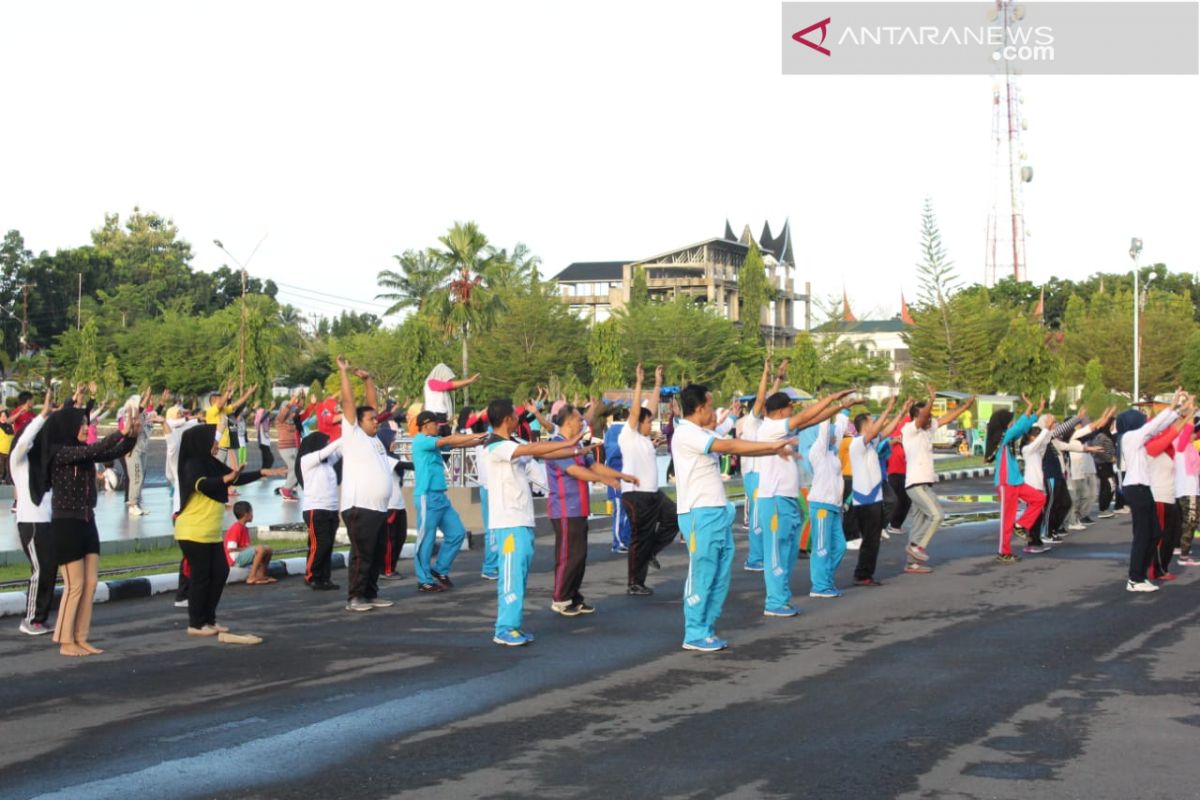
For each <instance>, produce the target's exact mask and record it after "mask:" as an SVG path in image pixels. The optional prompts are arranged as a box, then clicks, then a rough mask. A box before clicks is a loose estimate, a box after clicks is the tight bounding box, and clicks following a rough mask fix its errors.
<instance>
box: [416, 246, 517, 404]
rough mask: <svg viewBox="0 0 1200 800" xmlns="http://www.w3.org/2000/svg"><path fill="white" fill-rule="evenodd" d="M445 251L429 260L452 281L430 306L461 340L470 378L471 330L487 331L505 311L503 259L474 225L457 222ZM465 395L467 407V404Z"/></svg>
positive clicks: (432, 253) (433, 253)
mask: <svg viewBox="0 0 1200 800" xmlns="http://www.w3.org/2000/svg"><path fill="white" fill-rule="evenodd" d="M438 241H439V242H441V244H442V247H443V248H444V249H442V250H431V251H430V252H429V255H430V257H432V258H434V259H436V261H437V263H439V264H442V265H444V267H445V268H446V269H447V270H448V271H449V273H450V281H449V283H447V284H446V285H445V286H444V287H442V288H440V289H438V290H437V291H436V292H434V293H433V294H432V296H431V297H430V298H429V300H430V303H431V305H430V306H429V307H430V308H431V309H432V310H433V312H434V313H435V314H436V315H437V319H438V321H439V322H441V324H442V325H443V326H445V328H446V332H447V334H455V333H457V334H459V335H460V336H461V337H462V372H461V373H460V377H463V378H465V377H467V376H468V375H469V374H470V372H469V370H468V367H467V340H468V338H469V337H470V333H471V331H472V330H474V331H482V330H486V329H487V327H488V326H489V325H490V324H491V322H492V320H493V319H495V317H496V315H497V314H498V313H500V312H501V311H503V310H504V301H503V300H502V299H501V297H500V295H499V294H498V293H497V292H496V289H495V285H496V282H497V272H498V271H499V269H500V264H501V262H500V259H499V257H498V255H497V253H496V251H495V249H494V248H492V246H491V245H489V244H488V240H487V237H486V236H484V235H483V234H482V233H480V231H479V227H478V226H477V225H476V224H475V223H474V222H465V223H464V222H456V223H454V227H452V228H451V229H450V230H449V231H448V232H447V233H446V234H445V235H444V236H439V237H438ZM467 399H468V398H467V397H466V396H465V395H464V403H465V402H466V401H467Z"/></svg>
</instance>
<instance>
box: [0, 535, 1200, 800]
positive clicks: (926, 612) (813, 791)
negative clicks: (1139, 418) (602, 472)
mask: <svg viewBox="0 0 1200 800" xmlns="http://www.w3.org/2000/svg"><path fill="white" fill-rule="evenodd" d="M739 533H740V532H739ZM1128 535H1129V528H1128V521H1127V519H1120V518H1118V519H1117V520H1108V521H1104V522H1102V523H1100V524H1098V525H1096V526H1094V527H1093V528H1092V529H1090V530H1089V531H1087V532H1084V533H1082V534H1077V535H1076V536H1074V537H1072V538H1071V539H1070V540H1069V541H1068V542H1067V543H1066V544H1064V545H1062V546H1060V547H1057V548H1055V550H1054V552H1053V553H1051V554H1048V555H1045V556H1033V557H1029V558H1026V559H1025V560H1024V561H1022V562H1021V563H1020V564H1019V565H1016V566H1014V567H1002V566H999V565H995V564H993V563H992V562H991V560H990V556H989V552H990V551H991V550H992V548H993V547H994V540H995V523H994V522H980V523H967V524H961V525H958V526H955V527H953V528H949V529H947V530H945V531H943V532H942V533H941V534H939V537H938V538H937V539H935V540H934V543H933V547H932V548H931V553H932V554H933V557H934V561H933V562H932V563H933V564H934V566H935V567H936V569H935V572H934V573H933V574H932V575H927V576H909V575H904V574H902V573H901V570H902V567H903V561H902V553H901V544H900V542H899V541H898V540H896V539H893V540H892V541H890V542H885V543H884V549H883V554H882V558H881V565H880V570H879V577H880V578H881V579H882V580H884V581H885V582H886V585H885V586H884V587H881V588H878V589H854V588H848V589H847V590H846V595H845V597H843V598H841V599H838V600H816V599H809V598H808V597H807V591H808V577H807V569H806V568H805V565H804V563H803V562H802V563H801V565H800V566H801V569H800V570H798V572H797V575H796V578H795V580H794V585H795V588H796V590H797V594H798V596H799V606H800V608H801V609H802V612H803V613H802V614H801V616H800V617H798V618H796V619H791V620H782V619H768V618H764V617H763V616H762V615H761V614H762V611H761V609H762V582H761V577H760V576H759V575H757V574H753V573H747V572H744V571H742V570H741V569H740V566H741V556H743V555H744V546H745V541H744V536H743V535H739V536H738V545H739V549H740V550H741V551H742V552H739V560H738V562H737V565H736V566H737V569H735V572H734V576H733V589H732V592H731V593H730V597H729V600H728V602H727V604H726V608H725V614H724V616H723V617H722V618H721V621H720V624H719V626H718V631H719V632H720V634H721V635H722V636H724V637H726V638H728V639H729V641H730V643H731V648H730V649H729V650H728V651H726V652H723V653H718V654H697V653H690V652H684V651H681V650H680V649H679V643H680V638H681V633H682V616H681V610H680V594H681V587H682V581H683V578H684V576H685V573H686V563H687V562H686V553H685V552H684V549H683V548H682V547H677V548H672V549H671V550H669V551H668V552H666V553H664V555H663V558H662V561H663V570H662V572H659V573H652V575H651V581H650V582H651V585H653V586H654V587H655V588H656V589H657V590H658V593H657V594H656V595H655V596H653V597H651V598H629V597H626V596H625V595H624V594H623V585H624V564H623V561H622V560H619V558H618V557H616V556H613V555H611V554H610V553H609V550H608V547H607V534H606V533H603V532H601V531H597V532H596V533H594V534H593V536H592V543H591V544H592V546H591V552H590V554H589V555H590V559H591V560H590V567H589V570H588V575H587V579H586V582H585V586H584V590H585V593H586V594H587V595H588V597H589V600H590V601H591V602H593V603H594V604H595V605H596V606H597V608H598V611H597V613H596V614H594V615H592V616H590V617H578V618H573V619H565V618H561V617H557V616H555V615H553V614H552V613H551V612H550V611H549V610H548V606H549V601H550V583H551V575H550V572H549V567H550V562H551V558H552V544H551V543H550V542H549V541H548V540H547V539H545V538H541V539H539V542H538V550H537V556H536V560H535V566H534V573H533V575H532V576H531V579H530V591H529V594H528V605H527V615H526V620H527V624H526V628H527V629H528V630H530V631H532V632H534V633H536V634H537V636H538V640H537V642H536V643H535V644H533V645H532V646H529V647H526V648H518V649H503V648H500V647H497V646H495V645H493V644H491V641H490V638H491V634H490V631H491V626H492V619H493V614H494V609H495V589H494V584H491V583H485V582H483V581H482V580H480V579H479V578H478V577H477V572H478V566H479V555H478V554H477V553H468V554H464V555H462V556H461V557H460V560H459V562H458V564H456V571H455V572H456V574H455V577H456V579H457V580H458V583H459V588H457V589H456V590H454V591H453V592H450V593H447V594H443V595H418V594H416V593H415V587H414V584H413V581H412V579H411V578H408V579H407V580H404V581H401V582H398V583H396V584H386V585H385V588H384V596H387V597H391V598H393V599H396V600H397V601H398V603H397V605H396V606H395V607H394V608H391V609H385V610H377V611H373V612H371V613H369V614H362V615H351V614H350V613H348V612H345V611H343V610H342V609H341V598H340V597H339V598H333V597H329V596H328V595H319V594H313V593H312V592H310V591H308V590H307V589H305V588H304V587H303V585H302V584H300V582H299V581H298V580H295V579H290V580H287V581H283V582H281V583H279V584H277V585H275V586H271V587H260V588H251V587H245V586H234V587H231V588H230V589H229V590H228V591H227V592H226V594H225V598H224V600H223V602H222V606H221V615H220V616H221V620H222V621H223V622H225V623H226V624H229V625H231V626H232V627H233V628H234V629H235V630H246V631H252V632H256V633H259V634H261V635H263V636H264V637H266V642H265V643H264V644H262V645H260V646H257V647H241V648H239V647H236V646H233V645H221V644H217V643H215V642H213V641H211V640H196V639H189V638H188V637H186V636H185V635H184V628H185V626H186V620H185V616H184V612H183V611H182V610H176V609H174V608H173V607H172V606H171V602H170V598H169V597H167V596H160V597H156V598H152V599H148V600H137V601H125V602H120V603H115V604H109V605H103V606H98V607H97V613H96V625H95V631H94V636H93V641H94V642H95V643H97V644H99V645H100V646H101V647H105V648H108V651H109V652H108V653H107V654H105V655H103V656H99V657H93V658H87V659H78V660H75V659H65V658H61V657H60V656H58V655H57V654H56V650H55V649H54V648H53V647H52V645H51V643H49V642H47V641H44V640H32V639H29V638H27V637H24V636H21V635H19V634H16V633H15V632H14V633H6V634H4V635H3V636H2V637H0V709H2V710H3V711H2V714H0V742H2V743H3V746H2V747H0V796H3V797H5V798H8V797H14V798H16V797H21V798H24V797H34V796H49V797H64V798H89V800H90V799H91V798H105V797H121V798H127V797H130V796H138V795H140V796H148V797H171V798H173V799H175V798H187V797H262V798H308V797H320V798H337V797H346V798H355V799H356V800H369V799H370V798H384V797H396V796H413V797H439V798H445V797H513V798H517V797H530V796H543V797H555V798H570V797H605V798H618V797H672V798H677V797H678V798H683V797H781V798H782V797H814V798H817V797H819V798H839V797H856V798H886V797H902V798H959V799H965V798H1018V797H1020V798H1026V797H1037V798H1135V797H1136V798H1157V797H1163V798H1166V797H1171V798H1180V797H1196V796H1198V794H1200V790H1197V789H1196V783H1195V778H1194V776H1193V775H1192V774H1191V772H1192V770H1191V769H1190V765H1191V763H1192V760H1193V751H1194V750H1195V747H1196V743H1197V741H1198V740H1197V736H1196V733H1197V731H1196V728H1197V726H1198V725H1200V710H1198V707H1197V701H1196V689H1197V682H1196V681H1197V674H1198V673H1197V670H1198V667H1197V654H1200V649H1198V645H1200V636H1198V634H1197V628H1196V626H1195V624H1194V623H1195V622H1196V621H1197V616H1198V614H1200V612H1198V611H1197V603H1196V592H1197V589H1196V586H1195V584H1196V583H1197V577H1196V576H1195V575H1192V574H1187V573H1183V576H1182V577H1181V579H1180V580H1178V581H1176V582H1174V583H1173V584H1170V585H1168V586H1166V587H1165V588H1164V590H1163V591H1161V592H1158V593H1156V594H1151V595H1131V594H1127V593H1126V592H1125V591H1124V579H1123V571H1124V562H1125V555H1126V542H1127V540H1128ZM853 558H854V554H853V553H851V554H849V557H848V558H847V562H846V563H845V564H844V565H843V567H842V571H841V573H840V577H841V583H842V585H843V586H846V585H847V584H849V582H850V570H851V569H852V566H853ZM342 574H344V573H342ZM335 580H340V576H339V574H338V573H335Z"/></svg>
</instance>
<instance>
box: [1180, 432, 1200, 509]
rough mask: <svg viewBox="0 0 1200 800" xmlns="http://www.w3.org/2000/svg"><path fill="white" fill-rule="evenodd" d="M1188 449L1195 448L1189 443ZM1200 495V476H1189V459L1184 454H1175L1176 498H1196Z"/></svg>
mask: <svg viewBox="0 0 1200 800" xmlns="http://www.w3.org/2000/svg"><path fill="white" fill-rule="evenodd" d="M1187 446H1188V447H1194V445H1193V444H1192V443H1191V442H1188V444H1187ZM1196 495H1200V475H1189V474H1188V471H1187V458H1186V457H1185V456H1184V454H1183V453H1182V452H1176V453H1175V496H1176V497H1195V496H1196Z"/></svg>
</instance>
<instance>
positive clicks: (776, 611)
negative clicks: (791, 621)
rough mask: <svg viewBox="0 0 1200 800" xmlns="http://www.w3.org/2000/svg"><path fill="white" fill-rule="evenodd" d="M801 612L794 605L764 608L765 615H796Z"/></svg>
mask: <svg viewBox="0 0 1200 800" xmlns="http://www.w3.org/2000/svg"><path fill="white" fill-rule="evenodd" d="M799 613H800V612H799V611H797V610H796V609H795V608H794V607H793V606H781V607H780V608H767V609H763V616H764V617H794V616H797V615H798V614H799Z"/></svg>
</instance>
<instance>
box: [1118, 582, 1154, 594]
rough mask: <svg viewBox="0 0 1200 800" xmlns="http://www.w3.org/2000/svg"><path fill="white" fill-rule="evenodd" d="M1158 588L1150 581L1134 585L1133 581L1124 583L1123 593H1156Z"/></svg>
mask: <svg viewBox="0 0 1200 800" xmlns="http://www.w3.org/2000/svg"><path fill="white" fill-rule="evenodd" d="M1158 589H1159V587H1158V586H1156V585H1154V584H1153V583H1151V582H1150V581H1141V582H1139V583H1134V582H1133V581H1125V591H1127V592H1157V591H1158Z"/></svg>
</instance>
